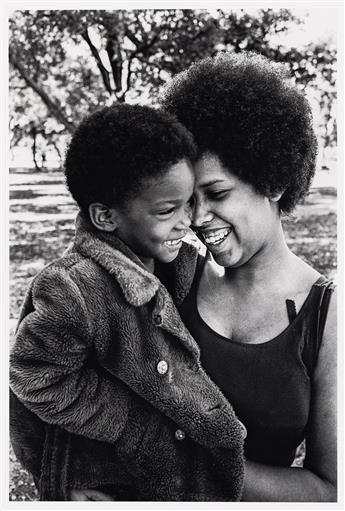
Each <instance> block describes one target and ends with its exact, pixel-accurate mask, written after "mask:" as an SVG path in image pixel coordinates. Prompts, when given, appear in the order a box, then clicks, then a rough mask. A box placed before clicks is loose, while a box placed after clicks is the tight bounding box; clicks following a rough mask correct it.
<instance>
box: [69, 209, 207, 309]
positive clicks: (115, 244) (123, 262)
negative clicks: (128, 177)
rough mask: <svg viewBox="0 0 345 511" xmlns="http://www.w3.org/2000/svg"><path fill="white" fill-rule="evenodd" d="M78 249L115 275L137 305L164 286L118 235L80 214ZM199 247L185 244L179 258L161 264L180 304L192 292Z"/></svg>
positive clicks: (124, 290)
mask: <svg viewBox="0 0 345 511" xmlns="http://www.w3.org/2000/svg"><path fill="white" fill-rule="evenodd" d="M73 249H74V250H77V251H78V252H80V253H81V254H82V255H84V256H85V257H88V258H91V259H93V260H94V261H95V262H97V263H98V264H99V265H100V266H102V267H103V268H105V269H106V270H107V271H108V272H109V273H110V274H111V275H113V276H114V277H115V279H116V280H117V282H118V283H119V285H120V287H121V290H122V292H123V294H124V297H125V299H126V300H127V301H128V302H129V303H130V304H131V305H134V306H136V307H140V306H142V305H144V304H146V303H148V302H149V301H150V300H151V299H152V298H153V297H154V296H155V294H156V293H157V291H158V289H159V287H160V286H161V285H162V284H161V281H160V280H159V279H158V278H157V277H156V276H155V275H153V274H152V273H151V272H150V271H149V270H148V269H147V268H146V266H145V265H144V264H143V263H142V262H141V261H140V259H139V258H138V257H137V256H136V255H135V254H134V253H133V252H132V251H131V250H130V248H129V247H128V246H127V245H125V244H124V243H123V242H122V241H121V240H120V239H119V238H118V237H117V236H115V235H114V234H111V233H110V234H109V233H105V232H102V231H99V230H98V229H96V228H95V227H94V226H93V225H92V224H90V222H89V221H88V220H87V219H86V218H85V217H84V216H83V214H82V213H79V214H78V216H77V219H76V233H75V240H74V246H73ZM196 261H197V250H196V249H195V248H194V247H193V246H191V245H189V244H187V243H183V245H182V248H181V249H180V252H179V254H178V256H177V257H176V259H175V260H174V261H173V262H171V263H169V264H166V265H161V268H164V269H165V271H166V273H168V274H169V278H168V280H169V282H170V285H169V286H167V287H169V292H170V293H171V294H172V296H173V298H174V300H175V301H176V303H177V304H179V303H181V302H182V301H183V299H184V298H185V297H186V295H187V294H188V291H189V289H190V286H191V284H192V282H193V277H194V273H195V268H196Z"/></svg>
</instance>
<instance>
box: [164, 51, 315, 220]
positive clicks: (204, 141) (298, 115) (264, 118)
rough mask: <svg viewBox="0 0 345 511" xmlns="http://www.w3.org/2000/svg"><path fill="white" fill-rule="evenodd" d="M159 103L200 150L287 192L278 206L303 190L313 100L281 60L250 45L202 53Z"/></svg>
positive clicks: (311, 145)
mask: <svg viewBox="0 0 345 511" xmlns="http://www.w3.org/2000/svg"><path fill="white" fill-rule="evenodd" d="M162 106H163V108H165V109H166V110H167V111H169V112H171V113H173V114H175V115H176V117H177V118H178V119H179V121H181V122H182V123H183V124H184V125H185V126H186V127H187V128H188V129H189V130H190V131H191V132H192V134H193V135H194V139H195V142H196V144H197V146H198V152H199V156H201V155H203V154H205V153H213V154H215V155H217V156H218V157H219V159H220V161H221V163H222V164H223V165H224V166H225V167H226V168H228V169H229V170H230V171H231V172H233V173H234V174H236V175H237V176H238V177H239V178H240V179H242V180H243V181H245V182H247V183H250V184H251V185H252V186H253V187H254V188H255V189H256V191H257V192H259V193H262V194H263V195H266V196H268V197H270V196H273V195H274V194H276V193H281V192H283V191H284V193H283V195H282V197H281V199H280V201H279V208H280V210H281V211H282V212H285V213H289V212H291V210H292V209H293V208H294V206H295V205H296V203H297V202H298V201H299V200H300V199H301V198H303V197H304V196H305V195H306V193H307V191H308V188H309V185H310V182H311V179H312V177H313V175H314V172H315V158H316V153H317V144H316V137H315V134H314V132H313V128H312V117H311V110H310V106H309V104H308V102H307V100H306V99H305V98H304V96H303V95H302V93H300V92H299V91H298V90H297V89H296V88H295V87H294V86H293V85H292V83H291V80H290V79H289V77H288V75H287V73H286V70H285V67H283V65H281V64H276V63H273V62H270V61H269V60H268V59H267V58H265V57H262V56H260V55H258V54H255V53H253V52H243V53H221V54H219V55H217V56H216V57H214V58H205V59H203V60H201V61H199V62H196V63H195V64H193V65H192V66H191V67H190V68H189V69H187V70H186V71H183V72H181V73H179V74H178V75H176V76H175V77H174V78H173V80H172V81H171V82H170V83H169V84H168V85H167V87H166V90H165V93H164V95H163V98H162Z"/></svg>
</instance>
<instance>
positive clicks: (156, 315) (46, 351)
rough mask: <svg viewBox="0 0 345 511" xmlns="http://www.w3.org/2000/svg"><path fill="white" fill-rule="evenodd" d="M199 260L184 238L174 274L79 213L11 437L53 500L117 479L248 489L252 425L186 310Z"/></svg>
mask: <svg viewBox="0 0 345 511" xmlns="http://www.w3.org/2000/svg"><path fill="white" fill-rule="evenodd" d="M196 259H197V254H196V251H195V249H194V248H193V247H192V246H190V245H187V244H183V246H182V248H181V250H180V253H179V255H178V257H177V258H176V259H175V261H173V262H172V263H169V264H167V265H161V266H162V268H163V272H162V276H163V278H162V280H163V281H164V282H165V284H166V285H163V284H162V282H161V280H159V279H158V278H157V277H156V276H155V275H154V274H152V273H150V272H149V271H148V270H147V269H146V267H145V266H144V265H143V264H142V263H141V261H140V260H139V259H138V258H137V257H136V256H135V255H134V254H133V253H132V252H131V251H130V250H129V248H128V247H127V246H126V245H124V244H123V243H122V242H121V241H120V240H119V239H118V238H116V237H114V235H109V234H106V233H101V232H100V231H97V230H96V229H94V228H93V227H92V226H91V225H90V224H89V222H87V221H86V220H85V219H84V218H83V217H82V215H81V214H79V216H78V218H77V225H76V235H75V240H74V244H73V246H72V247H71V248H70V249H69V250H68V251H67V252H66V253H65V255H64V256H63V257H62V258H61V259H59V260H57V261H54V262H53V263H52V264H50V265H49V266H47V267H46V268H45V269H44V270H42V272H41V273H39V274H38V275H37V276H36V277H35V278H34V279H33V281H32V283H31V285H30V288H29V290H28V293H27V296H26V299H25V302H24V305H23V308H22V312H21V316H20V320H19V326H18V328H17V332H16V339H15V344H14V347H13V349H12V351H11V357H10V358H11V360H10V383H11V389H12V391H13V393H12V394H11V401H12V405H11V439H12V443H13V446H14V450H15V452H16V454H17V456H18V457H19V459H20V460H21V461H22V463H23V465H24V466H26V467H27V468H28V469H29V470H31V471H32V472H33V473H34V475H35V477H36V478H37V479H40V490H41V499H45V500H59V499H66V498H68V491H69V489H70V488H73V487H76V488H78V487H79V488H80V487H96V486H97V487H99V486H102V485H106V484H112V485H114V486H115V487H116V488H118V495H117V496H116V497H117V498H118V499H119V500H132V499H133V500H134V499H137V500H162V501H164V500H172V501H174V500H179V501H181V500H182V501H183V500H185V501H191V500H195V501H198V500H200V501H232V500H234V501H235V500H239V499H240V497H241V491H242V484H243V438H242V428H241V424H240V423H239V422H238V420H237V418H236V416H235V414H234V411H233V408H232V407H231V405H230V404H229V402H228V401H227V400H226V399H225V397H224V396H223V394H222V393H221V392H220V390H219V389H218V388H217V386H216V385H215V384H214V383H213V382H212V381H211V380H210V378H209V377H208V376H207V375H206V373H205V372H204V370H203V369H202V367H201V365H200V353H199V349H198V346H197V344H196V342H195V341H194V339H193V338H192V337H191V335H190V333H189V332H188V330H187V329H186V327H185V326H184V325H183V323H182V321H181V319H180V316H179V313H178V311H177V307H178V305H179V304H180V303H182V301H183V299H184V298H185V296H186V295H187V293H188V291H189V289H190V286H191V283H192V280H193V276H194V272H195V267H196ZM167 287H168V288H169V292H168V290H167ZM22 403H24V405H25V407H24V406H23V404H22ZM41 420H42V421H43V423H42V422H41ZM43 431H44V433H43ZM42 436H44V443H43V444H42V442H40V440H39V439H40V438H42ZM30 438H31V440H30ZM39 445H41V449H40V448H39V447H38V446H39ZM35 453H38V454H37V455H36V458H35ZM130 496H132V498H130Z"/></svg>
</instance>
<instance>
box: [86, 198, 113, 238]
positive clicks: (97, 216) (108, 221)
mask: <svg viewBox="0 0 345 511" xmlns="http://www.w3.org/2000/svg"><path fill="white" fill-rule="evenodd" d="M89 216H90V220H91V222H92V223H93V225H94V226H95V227H96V229H99V230H100V231H106V232H114V231H115V230H116V228H117V221H116V211H115V209H114V208H109V207H108V206H105V205H104V204H101V203H99V202H94V203H92V204H90V206H89Z"/></svg>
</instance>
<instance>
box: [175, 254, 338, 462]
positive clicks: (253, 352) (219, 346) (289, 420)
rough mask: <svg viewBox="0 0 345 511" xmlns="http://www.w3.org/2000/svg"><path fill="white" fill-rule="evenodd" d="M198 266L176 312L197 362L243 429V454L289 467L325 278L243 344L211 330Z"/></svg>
mask: <svg viewBox="0 0 345 511" xmlns="http://www.w3.org/2000/svg"><path fill="white" fill-rule="evenodd" d="M203 264H204V258H201V257H200V258H199V263H198V268H197V272H196V275H195V277H194V282H193V285H192V288H191V290H190V293H189V295H188V296H187V298H186V299H185V300H184V302H183V304H182V305H181V306H180V308H179V310H180V314H181V317H182V319H183V321H184V323H185V325H186V326H187V328H188V329H189V331H190V332H191V334H192V335H193V337H194V339H195V340H196V341H197V343H198V345H199V347H200V352H201V363H202V365H203V367H204V369H205V370H206V372H207V373H208V374H209V376H210V377H211V378H212V379H213V381H214V382H215V383H216V384H217V385H218V387H219V388H220V389H221V390H222V392H223V393H224V395H225V396H226V397H227V398H228V400H229V401H230V403H231V404H232V405H233V407H234V410H235V412H236V414H237V416H238V418H239V419H240V421H242V422H243V424H244V425H245V427H246V428H247V433H248V434H247V438H246V440H245V455H246V457H247V458H248V459H249V460H252V461H257V462H260V463H266V464H269V465H280V466H289V465H291V463H292V462H293V460H294V457H295V453H296V448H297V447H298V445H299V444H300V443H301V441H302V440H303V439H304V438H305V437H306V435H307V432H308V417H309V407H310V398H311V381H310V377H311V375H312V372H313V369H314V367H315V364H316V360H317V355H318V349H319V346H320V343H321V339H322V334H323V329H324V325H325V320H326V316H327V310H328V304H329V299H330V295H331V293H332V291H333V289H334V285H333V284H332V282H331V281H329V280H327V279H326V278H325V277H323V276H321V277H320V278H319V279H318V280H317V281H316V282H315V284H314V285H313V286H312V288H311V290H310V292H309V295H308V297H307V298H306V300H305V302H304V304H303V305H302V308H301V309H300V311H299V313H298V314H296V309H295V308H294V302H293V301H292V300H287V308H288V315H289V318H290V325H289V326H288V327H287V328H286V329H285V330H284V331H283V332H281V333H280V334H279V335H278V336H277V337H274V338H273V339H271V340H270V341H267V342H264V343H261V344H243V343H240V342H236V341H233V340H231V339H228V338H226V337H223V336H222V335H220V334H217V333H216V332H215V331H214V330H212V329H211V328H210V327H209V326H208V325H207V324H206V323H205V322H204V321H203V319H202V318H201V316H200V314H199V312H198V310H197V301H196V297H197V287H198V282H199V280H200V275H201V272H202V267H203Z"/></svg>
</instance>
